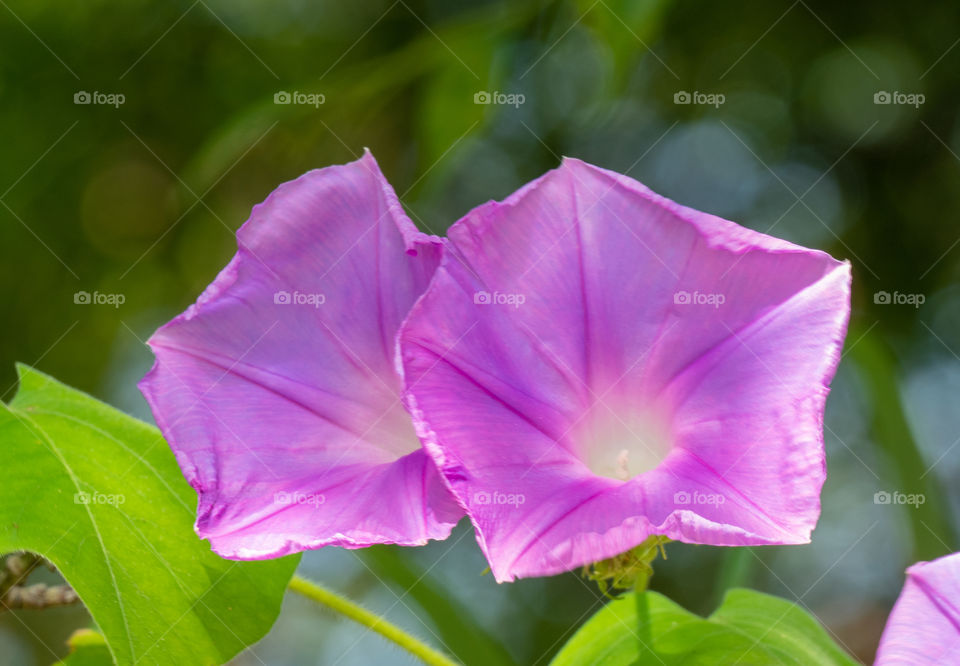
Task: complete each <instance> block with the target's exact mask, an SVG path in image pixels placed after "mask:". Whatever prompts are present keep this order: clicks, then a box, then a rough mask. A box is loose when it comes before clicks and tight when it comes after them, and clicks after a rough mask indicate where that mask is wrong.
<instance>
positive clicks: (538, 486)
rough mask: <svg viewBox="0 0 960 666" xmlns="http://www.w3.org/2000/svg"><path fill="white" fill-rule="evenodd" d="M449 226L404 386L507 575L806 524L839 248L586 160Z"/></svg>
mask: <svg viewBox="0 0 960 666" xmlns="http://www.w3.org/2000/svg"><path fill="white" fill-rule="evenodd" d="M449 235H450V249H449V251H448V252H447V253H445V256H444V259H443V261H442V263H441V267H440V268H439V269H438V270H437V273H436V275H435V276H434V279H433V282H432V283H431V286H430V288H429V289H428V291H427V293H426V294H425V295H424V296H423V297H422V298H421V300H420V301H419V302H418V303H417V305H416V306H414V309H413V311H412V312H411V314H410V317H409V318H408V320H407V322H406V324H405V325H404V327H403V329H402V330H401V348H402V360H403V364H404V374H405V379H406V383H407V399H408V404H409V406H410V408H411V412H413V414H414V420H415V422H416V425H417V428H418V432H419V433H420V435H421V438H422V439H423V441H424V445H425V447H426V448H427V450H428V451H429V453H430V454H431V456H433V458H434V459H435V460H436V461H437V463H438V465H439V466H440V468H441V471H442V473H443V475H444V476H445V478H446V480H447V482H448V483H449V484H450V487H451V488H452V489H453V491H454V493H455V494H456V495H457V496H458V497H459V498H460V500H461V502H462V503H464V504H465V506H466V507H467V510H468V514H469V515H470V516H471V519H472V520H473V522H474V524H475V526H476V528H477V533H478V540H479V542H480V545H481V547H482V548H483V550H484V552H485V553H486V555H487V558H488V560H489V561H490V564H491V568H492V570H493V573H494V575H495V576H496V578H497V580H499V581H504V580H512V579H513V578H514V577H517V576H521V577H523V576H536V575H547V574H553V573H557V572H561V571H565V570H568V569H571V568H573V567H576V566H579V565H583V564H586V563H589V562H593V561H598V560H601V559H604V558H607V557H612V556H614V555H617V554H619V553H621V552H623V551H625V550H628V549H630V548H632V547H633V546H636V545H638V544H639V543H641V542H642V541H643V540H644V539H645V538H646V537H647V536H649V535H652V534H663V535H667V536H668V537H670V538H673V539H678V540H682V541H687V542H692V543H707V544H717V545H745V544H784V543H804V542H807V541H809V538H810V532H811V530H812V529H813V527H814V525H815V524H816V521H817V518H818V516H819V513H820V502H819V493H820V488H821V486H822V485H823V481H824V476H825V466H824V451H823V433H822V419H823V408H824V402H825V400H826V396H827V392H828V384H829V382H830V380H831V378H832V377H833V374H834V371H835V369H836V366H837V363H838V361H839V358H840V349H841V346H842V343H843V338H844V335H845V332H846V323H847V318H848V316H849V283H850V267H849V265H848V264H846V263H841V262H838V261H836V260H834V259H832V258H831V257H830V256H829V255H827V254H825V253H823V252H819V251H814V250H808V249H805V248H802V247H798V246H795V245H792V244H790V243H787V242H785V241H780V240H777V239H774V238H771V237H769V236H765V235H763V234H759V233H756V232H753V231H750V230H747V229H744V228H742V227H740V226H738V225H736V224H734V223H732V222H728V221H726V220H722V219H719V218H716V217H713V216H711V215H707V214H704V213H700V212H697V211H694V210H691V209H688V208H684V207H682V206H679V205H677V204H675V203H673V202H671V201H668V200H666V199H663V198H662V197H659V196H657V195H656V194H654V193H652V192H650V191H649V190H648V189H646V188H645V187H644V186H642V185H641V184H640V183H637V182H636V181H633V180H631V179H630V178H627V177H625V176H621V175H618V174H614V173H611V172H609V171H604V170H602V169H598V168H596V167H592V166H590V165H587V164H584V163H583V162H580V161H577V160H565V161H564V163H563V165H562V166H561V167H560V168H559V169H556V170H554V171H552V172H550V173H548V174H546V175H545V176H544V177H542V178H540V179H539V180H537V181H535V182H533V183H531V184H529V185H527V186H526V187H524V188H523V189H521V190H520V191H518V192H516V193H515V194H513V195H512V196H511V197H509V198H508V199H507V200H505V201H504V202H502V203H497V202H491V203H488V204H485V205H483V206H481V207H479V208H477V209H476V210H474V211H472V212H471V213H470V214H468V215H467V216H466V217H465V218H463V219H462V220H460V221H459V222H457V223H456V224H455V225H454V226H453V227H452V228H451V230H450V234H449Z"/></svg>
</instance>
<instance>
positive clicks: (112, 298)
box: [73, 291, 127, 308]
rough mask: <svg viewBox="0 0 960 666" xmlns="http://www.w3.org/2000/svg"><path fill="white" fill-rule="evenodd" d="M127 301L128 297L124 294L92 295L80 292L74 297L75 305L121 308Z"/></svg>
mask: <svg viewBox="0 0 960 666" xmlns="http://www.w3.org/2000/svg"><path fill="white" fill-rule="evenodd" d="M126 301H127V297H126V296H124V295H123V294H101V293H100V292H99V291H95V292H93V293H92V294H91V293H90V292H89V291H78V292H76V293H75V294H74V295H73V302H74V304H75V305H112V306H113V307H115V308H119V307H120V306H121V305H123V304H124V303H126Z"/></svg>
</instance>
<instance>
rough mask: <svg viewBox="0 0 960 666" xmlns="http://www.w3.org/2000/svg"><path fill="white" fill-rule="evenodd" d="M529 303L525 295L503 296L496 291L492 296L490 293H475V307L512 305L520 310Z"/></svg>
mask: <svg viewBox="0 0 960 666" xmlns="http://www.w3.org/2000/svg"><path fill="white" fill-rule="evenodd" d="M526 302H527V297H526V296H524V295H523V294H502V293H500V292H499V291H495V292H493V293H492V294H491V293H490V292H489V291H475V292H473V303H474V305H511V306H513V307H514V308H519V307H520V306H521V305H523V304H524V303H526Z"/></svg>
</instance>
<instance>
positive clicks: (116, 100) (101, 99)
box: [73, 90, 127, 109]
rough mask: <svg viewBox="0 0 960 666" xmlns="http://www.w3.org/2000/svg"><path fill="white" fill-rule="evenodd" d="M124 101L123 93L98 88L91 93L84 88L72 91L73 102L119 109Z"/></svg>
mask: <svg viewBox="0 0 960 666" xmlns="http://www.w3.org/2000/svg"><path fill="white" fill-rule="evenodd" d="M126 101H127V98H126V96H125V95H124V94H123V93H102V92H100V91H99V90H94V91H93V92H92V93H91V92H87V91H86V90H78V91H77V92H75V93H73V103H74V104H96V105H98V106H112V107H113V108H115V109H119V108H120V106H121V105H122V104H123V103H124V102H126Z"/></svg>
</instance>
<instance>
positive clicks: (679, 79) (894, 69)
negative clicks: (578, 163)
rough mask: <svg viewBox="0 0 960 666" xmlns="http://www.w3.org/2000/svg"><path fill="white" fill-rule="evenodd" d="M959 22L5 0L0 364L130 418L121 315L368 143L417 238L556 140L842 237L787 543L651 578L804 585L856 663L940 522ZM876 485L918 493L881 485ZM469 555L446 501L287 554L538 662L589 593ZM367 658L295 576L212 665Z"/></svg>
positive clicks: (789, 7) (955, 338)
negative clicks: (845, 268)
mask: <svg viewBox="0 0 960 666" xmlns="http://www.w3.org/2000/svg"><path fill="white" fill-rule="evenodd" d="M958 42H960V6H958V5H956V4H953V3H940V4H934V3H930V4H929V5H928V6H926V7H921V6H920V5H918V3H899V2H893V1H892V0H890V1H886V2H875V1H871V2H866V1H865V0H858V1H851V2H846V3H813V2H806V1H805V0H796V1H795V2H792V3H791V2H790V0H785V1H784V2H780V1H779V0H778V1H776V2H763V3H761V2H745V1H741V0H737V1H734V2H725V3H700V2H693V1H692V0H684V1H680V2H667V1H645V2H621V1H619V0H595V1H593V2H591V1H590V0H584V1H580V2H572V1H562V2H526V3H524V2H474V3H468V2H451V1H446V2H441V1H439V0H434V1H418V0H355V1H353V2H346V3H341V2H329V1H324V2H316V3H309V2H305V1H304V0H277V1H276V2H272V3H267V2H255V1H253V0H197V1H196V2H193V3H191V2H190V1H189V0H183V1H181V0H174V1H166V2H158V1H156V0H127V1H126V2H123V3H119V2H104V1H103V0H88V1H87V2H84V3H64V2H52V1H50V0H0V146H2V148H0V151H2V153H0V155H2V159H0V281H2V282H0V283H2V284H3V285H4V286H3V288H2V289H0V311H2V312H3V317H4V318H3V323H4V333H3V336H2V338H0V382H2V385H0V391H2V390H4V389H7V387H8V386H9V387H10V388H9V390H7V391H6V393H5V394H4V398H5V399H8V398H9V397H10V396H11V395H12V393H13V390H14V387H13V386H12V385H13V382H14V372H13V363H14V361H23V362H26V363H31V364H34V365H36V366H37V367H38V368H39V369H41V370H43V371H45V372H48V373H51V374H53V375H55V376H56V377H58V378H60V379H61V380H63V381H65V382H67V383H69V384H72V385H74V386H77V387H79V388H81V389H84V390H86V391H89V392H91V393H92V394H94V395H96V396H97V397H99V398H102V399H104V400H106V401H108V402H110V403H112V404H114V405H117V406H119V407H120V408H122V409H124V410H126V411H128V412H131V413H133V414H136V415H138V416H140V417H143V418H147V419H149V412H148V410H147V408H146V405H145V403H144V402H143V400H142V398H141V397H140V394H139V393H138V391H137V390H136V388H135V382H136V381H137V380H138V379H139V378H140V377H141V376H142V375H143V374H144V372H145V371H146V370H147V369H148V367H149V366H150V364H151V362H152V357H151V355H150V353H149V352H148V350H147V349H146V348H145V346H144V344H143V342H142V341H143V340H145V339H146V338H147V337H148V336H149V335H150V333H151V332H152V331H153V330H154V329H155V328H156V327H157V326H158V325H160V324H161V323H163V322H164V321H166V320H168V319H169V318H170V317H172V316H173V315H175V314H177V313H179V312H180V311H181V310H183V309H184V308H185V307H186V306H187V305H188V304H190V303H191V302H192V301H193V300H194V299H195V298H196V297H197V295H198V294H199V293H200V291H201V290H202V289H203V288H204V286H205V285H206V284H207V283H208V282H209V281H210V280H211V279H212V278H213V277H214V276H215V275H216V273H217V272H218V271H219V269H220V268H221V267H222V266H223V265H224V264H225V263H226V262H227V261H228V260H229V258H230V257H231V256H232V254H233V253H234V251H235V241H234V236H233V232H234V231H235V229H236V228H237V227H238V226H239V225H240V224H241V223H242V222H243V221H244V220H245V219H246V217H247V215H248V214H249V211H250V208H251V207H252V206H253V205H254V204H256V203H258V202H259V201H261V200H262V199H264V198H265V197H266V195H267V194H268V193H269V192H270V191H271V190H272V189H273V188H274V187H275V186H276V185H277V184H279V183H281V182H283V181H286V180H289V179H292V178H294V177H296V176H297V175H299V174H300V173H302V172H304V171H306V170H308V169H311V168H315V167H321V166H326V165H329V164H336V163H343V162H345V161H349V160H352V159H355V158H356V157H358V156H359V155H360V153H361V151H362V149H363V147H365V146H367V147H369V148H370V149H371V150H372V151H373V153H374V154H375V155H376V156H377V159H378V160H379V161H380V164H381V166H382V168H383V170H384V172H385V173H386V175H387V177H388V179H389V180H390V182H391V183H392V184H393V185H394V187H395V188H396V190H397V193H398V194H399V195H400V196H401V199H402V201H403V203H404V205H405V207H406V209H407V211H408V213H409V214H410V215H411V217H412V218H413V219H414V220H416V221H417V222H418V223H419V224H420V226H421V227H422V228H423V229H425V230H429V231H432V232H434V233H438V234H440V233H443V231H444V230H445V229H446V228H447V227H448V226H449V225H450V224H451V223H452V222H454V221H455V220H456V219H458V218H459V217H460V216H461V215H463V214H464V213H466V212H467V211H468V210H469V209H470V208H471V207H473V206H475V205H477V204H479V203H481V202H483V201H485V200H487V199H490V198H502V197H504V196H506V195H507V194H509V193H510V192H512V191H513V190H514V189H516V188H517V187H518V186H520V185H522V184H523V183H525V182H526V181H528V180H530V179H532V178H535V177H536V176H539V175H540V174H541V173H543V172H544V171H545V170H547V169H549V168H552V167H553V166H555V165H556V164H557V163H558V161H559V156H560V155H571V156H575V157H579V158H582V159H584V160H587V161H589V162H592V163H595V164H598V165H600V166H603V167H607V168H610V169H614V170H618V171H621V172H626V173H628V174H629V175H631V176H633V177H635V178H637V179H639V180H641V181H642V182H644V183H646V184H647V185H649V186H650V187H652V188H653V189H654V190H656V191H658V192H660V193H662V194H664V195H666V196H668V197H671V198H673V199H675V200H677V201H679V202H681V203H684V204H686V205H689V206H693V207H696V208H700V209H703V210H706V211H709V212H712V213H715V214H717V215H721V216H724V217H727V218H730V219H733V220H736V221H738V222H740V223H742V224H745V225H747V226H749V227H752V228H754V229H758V230H761V231H765V232H769V233H771V234H774V235H777V236H780V237H783V238H787V239H789V240H793V241H795V242H799V243H802V244H805V245H809V246H813V247H818V248H822V249H824V250H827V251H828V252H830V253H832V254H833V255H834V256H836V257H839V258H846V259H849V260H850V261H851V262H852V263H853V267H854V295H853V296H854V298H853V318H852V322H851V328H850V334H849V336H848V339H847V348H846V352H845V356H844V362H843V363H842V365H841V368H840V371H839V374H838V376H837V379H836V380H835V382H834V386H833V392H832V395H831V398H830V401H829V404H828V409H827V419H826V423H825V429H826V445H827V452H828V464H829V471H830V475H829V478H828V481H827V484H826V487H825V490H824V495H823V516H822V518H821V521H820V524H819V526H818V528H817V530H816V531H815V533H814V539H813V543H812V544H811V545H808V546H797V547H786V548H754V549H738V550H730V549H723V548H710V547H695V546H687V545H683V544H673V545H671V546H670V547H669V548H668V555H669V560H668V561H667V562H665V563H660V564H659V565H658V567H657V575H656V577H655V578H654V583H653V587H654V588H655V589H658V590H660V591H663V592H665V593H667V594H668V595H670V596H672V597H673V598H674V599H676V600H677V601H679V602H680V603H682V604H684V605H685V606H687V607H689V608H691V609H694V610H696V611H698V612H708V611H709V610H711V609H712V607H713V606H714V605H715V604H716V603H717V601H718V599H719V596H720V595H721V594H722V592H723V590H724V589H726V588H727V587H730V586H734V585H746V586H751V587H754V588H757V589H761V590H765V591H768V592H771V593H773V594H777V595H780V596H783V597H785V598H787V599H790V600H794V601H797V600H799V602H800V603H802V604H803V605H804V606H805V607H807V608H808V609H809V610H811V611H812V612H814V613H815V614H816V615H817V616H818V617H819V618H820V620H821V621H822V622H823V623H824V624H825V625H826V626H827V627H828V628H829V630H830V631H831V632H832V633H833V635H834V637H835V638H836V639H837V640H838V641H840V642H841V643H842V644H844V645H845V646H846V647H847V648H848V649H849V650H851V651H852V652H853V653H854V654H856V655H857V656H858V658H860V659H862V660H864V661H867V662H869V660H871V659H872V655H873V650H874V648H875V645H876V642H877V639H878V638H879V634H880V631H881V630H882V627H883V623H884V621H885V618H886V614H887V612H888V611H889V608H890V606H891V605H892V603H893V600H894V599H895V597H896V595H897V593H898V592H899V589H900V586H901V585H902V581H903V569H904V568H905V567H906V566H908V565H909V564H911V563H912V562H914V561H916V560H918V559H930V558H933V557H937V556H940V555H944V554H946V553H948V552H952V551H954V550H957V546H958V543H957V536H956V535H957V530H958V524H957V521H956V519H955V515H956V514H957V510H958V508H960V506H958V505H960V484H958V483H957V478H958V476H960V443H958V442H960V440H958V439H957V438H958V435H960V410H958V409H957V400H958V398H957V396H958V389H960V357H958V353H960V287H958V273H960V225H958V214H960V187H958V184H960V157H958V153H960V127H958V113H957V110H958V107H960V86H958V85H957V71H958V68H960V48H955V47H957V46H958ZM84 92H85V93H87V94H88V95H89V96H90V99H91V102H92V103H90V104H79V103H75V95H77V94H78V93H84ZM281 92H287V93H294V92H299V93H304V94H305V95H311V94H312V95H317V94H322V95H323V103H322V104H315V105H310V104H277V103H275V95H277V93H281ZM95 93H97V94H96V95H95ZM478 93H481V96H480V98H477V94H478ZM482 93H488V94H489V96H490V97H491V98H492V99H493V100H494V101H495V102H496V101H498V100H499V101H505V100H506V99H508V98H504V97H502V96H497V95H495V94H494V93H502V94H503V95H514V96H515V97H513V98H509V99H510V100H512V101H513V102H514V103H513V104H499V103H492V104H478V103H476V101H478V100H479V101H483V95H482ZM694 93H697V94H694ZM110 95H123V103H122V104H117V103H116V102H117V101H118V100H119V98H117V97H109V96H110ZM710 95H713V97H708V96H710ZM719 95H722V99H721V98H720V97H718V96H719ZM520 96H522V98H521V97H520ZM921 96H922V97H921ZM83 99H84V98H83V96H82V95H81V96H79V97H77V98H76V101H83ZM300 99H303V98H300ZM313 99H314V100H318V99H320V98H317V97H314V98H313ZM686 99H690V100H691V102H692V103H689V104H683V103H677V102H683V101H686ZM707 100H711V101H712V102H713V103H712V104H706V103H697V102H703V101H707ZM109 101H113V102H114V104H112V105H111V104H109V103H96V102H109ZM721 101H722V103H719V102H721ZM520 102H522V103H520ZM885 102H889V103H885ZM81 291H85V292H89V293H91V294H93V293H94V292H98V293H99V294H120V295H122V296H123V299H124V302H123V304H122V305H119V306H116V307H114V306H113V305H108V304H102V305H97V304H82V303H75V294H76V293H77V292H81ZM884 293H887V294H890V298H889V300H890V302H885V301H886V300H887V298H886V297H885V296H884ZM907 295H920V296H922V297H923V298H922V299H920V298H917V297H914V298H912V299H911V298H906V296H907ZM905 300H910V301H913V302H914V304H909V303H905V302H903V301H905ZM919 300H923V303H922V304H920V305H916V303H915V302H916V301H919ZM898 301H900V302H898ZM895 491H898V492H903V493H922V494H923V496H924V498H925V502H924V503H923V504H922V505H921V506H919V507H916V508H915V507H913V506H909V505H895V504H884V503H882V496H879V498H878V496H877V495H876V494H877V493H883V492H888V493H892V492H895ZM878 501H879V502H880V503H878ZM484 569H485V562H484V560H483V558H482V555H481V554H480V552H479V550H478V548H477V546H476V544H475V542H474V540H473V534H472V530H471V529H470V528H469V526H468V525H467V524H465V523H464V524H461V525H460V526H459V528H458V529H457V530H456V531H455V532H454V535H453V536H452V537H451V539H449V540H448V541H446V542H443V543H436V544H432V545H430V546H428V547H426V548H422V549H406V550H404V549H397V548H387V547H383V548H374V549H370V550H368V551H363V552H351V551H345V550H339V549H335V548H328V549H325V550H322V551H317V552H313V553H308V554H307V555H306V556H305V557H304V560H303V564H302V571H303V572H304V573H305V574H306V575H309V576H311V577H314V578H316V579H318V580H321V581H323V582H324V583H325V584H328V585H330V586H333V587H335V588H336V589H338V590H340V591H342V592H345V593H347V594H349V595H351V596H353V597H355V598H359V599H361V600H363V602H364V603H365V604H367V605H368V606H369V607H370V608H372V609H373V610H375V611H378V612H382V613H384V614H385V615H386V616H387V617H388V618H390V619H391V620H394V621H395V622H397V623H398V624H400V625H401V626H403V627H405V628H408V629H410V630H411V631H413V632H415V633H417V634H418V635H420V636H423V637H425V638H426V639H428V640H431V641H432V642H434V643H435V644H438V645H440V644H442V645H445V646H446V647H447V648H448V649H449V650H451V651H452V652H454V653H455V654H456V655H457V656H458V657H460V658H461V659H463V660H464V661H466V662H467V663H470V664H500V663H502V664H511V663H516V664H545V663H547V662H548V661H549V659H550V657H551V655H552V654H553V653H554V652H555V651H556V650H557V649H558V648H559V646H560V645H561V644H562V643H563V641H564V640H565V639H566V638H567V637H568V636H569V635H570V634H571V632H572V631H574V630H575V628H576V627H577V626H579V624H580V623H582V622H583V621H584V620H585V619H586V618H587V617H588V616H589V615H590V614H591V613H592V612H594V611H595V610H596V609H597V608H598V607H599V606H600V605H601V604H602V603H603V601H604V599H603V598H602V597H601V596H600V595H599V593H598V592H597V590H596V589H595V587H594V586H593V585H592V584H586V583H585V582H584V581H583V580H581V579H580V578H578V576H577V575H575V574H572V573H571V574H568V575H564V576H557V577H555V578H550V579H537V580H526V581H521V582H518V583H514V584H508V585H500V586H498V585H496V584H495V583H494V582H493V580H492V577H491V576H490V575H484V574H483V572H484ZM88 621H89V620H88V618H87V617H86V615H85V612H84V611H83V609H81V608H67V609H53V610H47V611H43V612H27V611H22V612H16V613H5V614H3V615H2V616H0V655H3V657H2V661H3V662H4V663H9V664H49V663H51V662H52V661H53V660H54V657H55V656H58V655H62V654H63V653H64V652H65V651H66V646H65V643H64V641H65V640H66V638H67V636H68V635H69V634H70V632H71V631H72V630H73V629H74V628H77V627H80V626H83V625H84V624H85V623H87V622H88ZM470 625H472V626H474V627H476V628H475V629H472V630H466V629H464V626H470ZM377 662H379V663H410V661H409V658H408V657H406V656H404V655H401V654H400V653H399V652H397V651H395V650H393V648H391V647H390V646H388V645H387V644H386V643H384V642H383V641H382V640H381V639H380V638H379V637H376V636H373V635H367V634H364V633H363V631H362V630H361V629H359V628H358V627H355V626H352V625H350V624H347V623H343V622H338V621H335V620H333V619H332V618H331V617H330V616H328V615H325V614H322V613H320V612H318V611H317V610H315V609H314V608H311V607H309V606H308V604H307V603H306V602H302V600H300V599H294V598H289V599H288V600H287V605H286V607H285V609H284V613H283V614H282V615H281V618H280V620H279V622H278V623H277V625H276V627H275V628H274V630H273V631H272V633H271V634H270V635H269V636H268V637H267V638H266V639H265V640H264V641H262V642H261V643H259V644H258V645H256V646H254V648H252V650H250V651H248V652H247V653H246V654H244V655H242V656H241V657H239V658H238V659H237V660H236V663H238V664H244V665H247V664H258V663H265V664H342V665H344V666H347V665H352V664H357V665H359V664H368V663H377Z"/></svg>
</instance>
